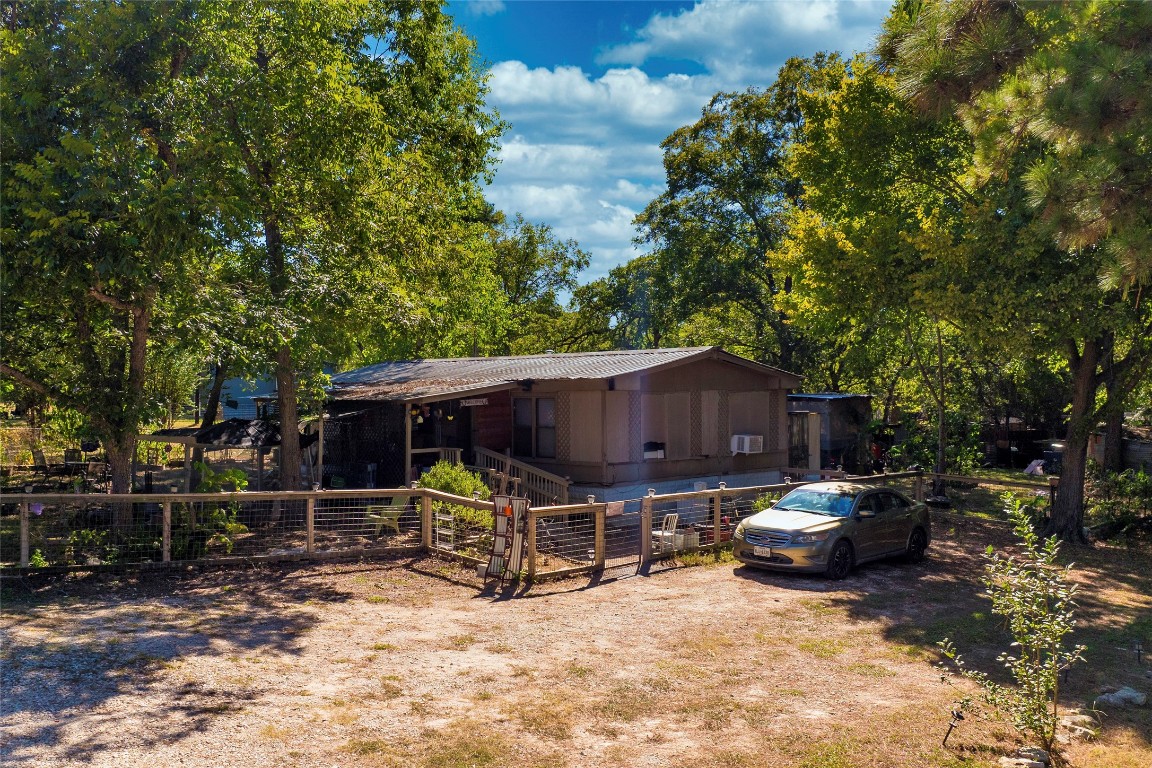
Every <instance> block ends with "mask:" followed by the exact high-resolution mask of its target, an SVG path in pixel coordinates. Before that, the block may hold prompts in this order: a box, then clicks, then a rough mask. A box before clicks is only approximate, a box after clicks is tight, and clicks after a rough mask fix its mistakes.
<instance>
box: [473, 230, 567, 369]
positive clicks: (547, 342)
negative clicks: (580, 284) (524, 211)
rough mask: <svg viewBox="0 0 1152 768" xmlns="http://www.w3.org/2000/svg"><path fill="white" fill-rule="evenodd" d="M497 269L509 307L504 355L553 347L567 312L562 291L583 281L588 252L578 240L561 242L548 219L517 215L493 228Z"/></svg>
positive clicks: (533, 352) (528, 352) (501, 289)
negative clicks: (557, 327)
mask: <svg viewBox="0 0 1152 768" xmlns="http://www.w3.org/2000/svg"><path fill="white" fill-rule="evenodd" d="M491 237H492V246H493V249H494V251H495V264H494V269H495V272H496V277H497V280H499V284H500V292H501V293H502V294H503V296H504V298H505V299H506V300H507V305H508V308H509V315H508V333H507V342H506V343H505V345H504V347H503V350H502V354H509V353H513V354H535V353H539V352H543V351H544V350H545V349H549V348H551V347H552V338H553V335H554V326H555V325H556V324H557V323H558V322H560V320H561V318H562V317H563V314H564V306H563V305H562V304H561V295H562V294H564V293H568V292H571V291H572V290H574V289H575V288H576V286H577V282H576V278H577V276H578V274H579V273H580V271H581V270H582V269H585V268H586V267H587V266H588V254H587V253H585V252H584V251H581V250H580V247H579V245H577V243H576V241H575V240H564V241H561V240H559V239H557V237H556V236H555V235H554V234H553V232H552V228H551V227H549V226H548V225H547V224H533V223H531V222H528V221H525V220H524V217H523V216H521V215H520V214H517V215H516V216H515V217H514V218H513V219H512V221H504V222H502V223H501V225H500V226H499V227H497V228H495V229H493V231H492V234H491Z"/></svg>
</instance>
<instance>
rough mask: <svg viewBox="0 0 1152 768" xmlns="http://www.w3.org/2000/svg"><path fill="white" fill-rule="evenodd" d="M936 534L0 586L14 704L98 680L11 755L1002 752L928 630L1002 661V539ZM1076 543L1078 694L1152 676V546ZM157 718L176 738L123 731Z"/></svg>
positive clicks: (723, 763)
mask: <svg viewBox="0 0 1152 768" xmlns="http://www.w3.org/2000/svg"><path fill="white" fill-rule="evenodd" d="M938 533H939V534H940V539H939V541H938V542H937V543H936V545H935V546H934V547H933V549H932V551H931V557H930V559H929V561H928V562H927V563H925V564H923V565H920V566H908V565H903V564H899V563H879V564H874V565H869V566H865V567H863V568H861V569H860V570H859V571H858V572H857V573H855V574H854V575H853V576H851V577H850V578H849V579H847V580H846V581H844V582H842V583H837V584H831V583H829V582H826V581H823V580H821V579H818V578H811V577H804V576H792V575H776V574H767V573H762V572H756V571H751V570H749V569H746V568H742V567H740V568H738V567H735V566H734V565H733V564H731V563H730V562H724V561H723V559H722V558H713V557H711V556H701V557H698V558H696V559H695V561H693V562H694V564H695V565H696V566H698V567H691V568H684V567H677V568H672V569H667V570H662V571H658V572H655V573H653V574H651V575H649V576H647V577H630V578H621V579H618V580H615V581H613V580H608V581H606V582H605V583H602V584H600V585H599V586H596V587H594V588H590V589H589V588H586V587H587V584H586V583H582V582H575V581H573V582H562V583H556V584H550V585H541V586H536V587H533V588H531V589H528V590H527V591H526V592H525V591H523V590H522V589H521V590H520V591H519V592H518V593H517V596H516V597H515V598H514V599H507V597H508V596H509V595H508V594H480V596H479V597H478V593H479V585H478V582H477V581H476V579H475V577H474V572H470V570H469V569H466V568H457V567H455V566H452V565H451V564H446V563H443V562H435V561H411V562H408V561H405V562H397V563H391V564H368V565H363V564H362V565H349V566H340V565H328V566H323V567H320V566H317V567H308V568H300V569H283V570H277V571H267V572H266V571H259V570H257V571H253V572H244V573H240V572H215V573H209V574H204V575H195V576H193V577H192V578H189V579H186V580H173V581H167V582H166V581H160V580H156V581H153V582H143V581H139V580H136V579H133V578H132V577H118V579H117V582H116V584H112V583H111V582H110V580H109V579H107V578H105V579H103V580H100V579H95V580H89V581H81V580H78V579H75V578H72V579H66V580H63V581H57V582H53V583H46V584H45V585H43V586H40V587H37V588H36V589H35V593H34V594H30V595H29V594H24V595H21V594H19V593H11V592H6V593H5V595H4V597H5V615H4V629H5V630H6V631H7V632H8V633H9V634H10V636H11V638H12V639H11V642H8V643H6V645H5V648H4V650H3V654H4V665H3V666H4V674H5V680H4V681H3V682H4V683H5V684H6V690H7V692H6V696H8V697H15V698H10V699H9V700H10V701H16V702H17V703H19V702H27V701H32V700H33V699H34V698H35V695H36V693H35V692H34V691H32V690H31V689H30V688H29V686H28V685H26V684H24V683H23V681H24V680H31V679H35V680H36V683H37V684H38V685H40V686H51V685H53V683H52V681H51V677H50V675H51V674H56V675H58V676H59V683H58V685H59V687H60V690H61V691H63V690H65V689H68V690H76V689H77V686H87V688H86V690H91V691H94V692H100V693H99V695H93V697H92V700H91V701H89V702H87V703H85V704H84V705H83V706H80V707H75V706H73V705H72V704H70V703H67V700H65V699H63V698H62V699H61V701H62V702H65V703H63V704H61V705H60V706H57V707H56V708H54V709H53V712H54V717H55V718H56V719H57V720H58V721H62V722H64V723H65V724H66V726H65V727H64V728H59V727H57V729H56V730H55V731H53V732H52V735H53V736H54V738H55V741H54V742H51V743H50V744H49V745H48V746H46V747H45V748H44V749H42V750H41V751H39V752H35V751H33V750H32V749H31V747H30V746H29V744H31V743H32V740H33V739H34V737H35V735H36V733H37V729H38V728H46V726H45V725H44V723H45V718H43V717H40V710H38V709H36V708H35V707H33V706H26V707H25V708H24V709H20V708H19V707H16V708H12V709H6V710H5V711H4V713H3V721H4V722H3V723H0V724H2V725H4V726H6V727H8V732H9V734H10V737H9V744H10V745H11V746H10V750H9V755H8V761H9V763H10V764H11V765H14V766H31V765H41V764H43V765H53V766H57V765H58V766H64V767H70V766H73V765H75V766H80V765H86V766H87V765H100V766H103V765H113V764H123V765H127V764H143V763H146V762H154V763H156V764H179V762H180V761H181V760H183V763H184V765H186V766H189V767H190V768H192V767H193V766H208V765H212V764H213V763H212V758H211V757H210V755H213V754H217V753H218V750H215V749H214V748H213V747H214V745H216V744H218V743H224V744H226V745H227V749H228V750H232V751H237V750H240V751H243V750H251V753H252V755H253V761H248V760H246V759H237V760H236V764H245V763H247V762H252V764H257V762H258V761H256V760H255V757H254V756H255V755H257V754H259V753H260V750H261V749H270V748H271V749H279V750H282V751H280V752H277V753H276V758H275V759H276V762H277V764H278V765H284V766H286V768H293V767H298V768H306V767H307V768H312V766H316V765H349V764H354V765H357V766H361V765H362V766H381V767H383V768H400V767H403V768H409V767H412V768H432V767H433V766H435V768H464V766H475V767H476V768H483V767H487V766H492V767H493V768H496V767H500V766H509V767H514V768H584V766H596V767H597V768H632V767H633V766H640V765H645V766H653V768H751V767H752V766H763V765H772V766H780V768H992V767H993V766H995V765H996V760H997V758H998V757H999V756H1000V755H1003V754H1007V753H1008V752H1010V751H1011V750H1012V749H1013V748H1014V746H1016V745H1017V744H1018V741H1017V737H1016V735H1015V733H1014V732H1013V731H1012V730H1011V729H1010V728H1008V727H1007V726H1005V725H1004V724H1002V723H1000V722H998V721H996V720H994V719H992V718H988V717H973V718H969V719H968V720H966V721H965V722H964V723H963V724H961V726H960V728H959V729H958V730H957V731H956V732H954V733H953V735H952V736H951V738H950V739H949V746H948V748H947V749H945V748H942V747H941V746H940V740H941V739H942V738H943V734H944V731H945V730H946V728H947V723H948V714H947V713H948V711H949V709H950V708H951V706H952V704H953V701H954V699H955V697H956V696H957V695H958V694H959V693H960V692H958V691H955V690H952V689H949V688H948V687H946V686H943V685H941V684H940V682H939V676H938V673H937V671H936V669H935V666H934V665H935V663H936V662H937V661H938V660H939V659H938V656H937V654H936V652H935V643H936V642H937V641H938V640H940V639H942V638H943V637H946V636H947V637H950V638H952V639H953V641H954V642H955V643H956V644H957V646H958V647H960V649H961V650H962V651H963V652H964V653H965V655H966V656H967V657H968V658H969V659H970V660H971V661H972V663H974V664H979V665H981V666H982V667H983V668H985V669H987V670H988V671H990V672H994V673H995V672H996V670H997V665H996V662H995V656H996V654H997V653H999V652H1000V651H1002V650H1005V649H1006V645H1005V640H1006V637H1005V634H1004V631H1003V627H1002V626H1001V624H1000V622H999V620H998V618H997V617H995V616H993V615H991V614H990V612H989V610H988V604H987V601H986V599H985V598H983V597H981V596H980V592H981V588H980V586H979V577H980V565H981V561H980V558H979V556H978V553H979V552H980V551H982V550H983V548H984V546H985V545H986V544H988V543H998V544H999V543H1003V542H1004V541H1005V535H1006V530H1005V528H1004V526H1002V525H999V524H996V523H993V522H987V521H982V520H974V519H969V518H955V517H954V518H953V519H950V520H948V521H947V522H943V523H942V524H941V525H939V526H938ZM1070 557H1071V554H1070ZM1075 559H1076V560H1077V561H1079V562H1078V567H1077V570H1076V571H1075V573H1076V575H1077V578H1078V579H1079V580H1080V581H1081V582H1082V592H1081V596H1080V618H1081V622H1080V627H1079V629H1078V632H1077V641H1078V642H1083V643H1085V644H1086V645H1088V648H1089V650H1088V663H1087V664H1086V665H1084V666H1083V667H1080V668H1077V669H1075V670H1073V672H1072V674H1071V676H1070V679H1069V681H1068V683H1067V685H1066V686H1065V690H1064V704H1065V705H1066V706H1083V705H1085V704H1086V703H1087V702H1089V701H1091V700H1092V699H1093V698H1094V697H1095V696H1096V695H1098V694H1099V693H1100V691H1101V690H1102V689H1103V688H1105V687H1119V686H1121V685H1132V686H1133V687H1136V688H1139V689H1142V690H1146V691H1147V690H1150V689H1152V678H1148V677H1145V670H1146V669H1148V668H1149V666H1148V664H1147V662H1146V663H1145V665H1144V666H1138V665H1137V664H1136V662H1135V658H1134V655H1133V653H1132V652H1131V650H1130V649H1131V647H1132V644H1133V642H1134V640H1135V639H1139V638H1142V639H1143V642H1144V645H1145V647H1149V648H1152V597H1150V595H1152V569H1149V568H1148V564H1149V562H1150V560H1149V557H1148V554H1147V553H1140V552H1129V551H1125V550H1118V549H1111V548H1103V547H1101V548H1097V549H1095V550H1086V551H1082V552H1078V553H1075ZM373 596H379V597H384V598H386V600H380V601H374V600H370V599H369V598H370V597H373ZM78 675H79V676H80V677H77V676H78ZM84 675H87V676H88V677H83V676H84ZM141 702H144V703H143V704H142V703H141ZM49 703H50V702H49ZM45 706H47V705H45ZM121 710H122V711H125V712H127V711H131V712H132V714H133V716H134V717H136V718H138V719H140V720H141V722H140V723H139V724H138V725H136V726H134V727H133V729H132V730H131V732H129V731H128V730H125V731H123V732H122V733H118V734H116V735H115V736H116V738H114V739H109V740H108V741H107V742H98V743H97V744H96V745H94V746H92V747H91V748H89V747H88V746H87V742H86V741H85V738H86V737H87V736H88V735H89V734H88V733H86V732H85V731H84V729H83V722H84V718H85V717H89V716H91V715H92V714H93V713H99V714H100V716H107V715H110V714H115V713H116V712H119V711H121ZM187 712H193V713H197V716H198V717H199V719H198V720H196V721H195V722H184V721H185V720H188V716H187V714H181V713H187ZM70 718H76V723H77V725H76V726H75V728H74V729H71V730H70V729H69V728H68V727H67V723H68V721H69V719H70ZM110 722H113V721H110ZM301 723H303V724H306V726H305V727H300V724H301ZM113 727H114V726H113ZM153 732H155V733H158V734H159V735H160V736H162V737H163V740H162V741H160V740H157V741H154V742H141V743H140V744H139V746H137V747H134V748H125V747H124V746H123V744H124V743H125V742H127V743H129V744H131V743H133V739H137V738H139V737H138V736H137V735H136V734H140V733H153ZM1150 732H1152V708H1144V709H1138V710H1129V711H1126V712H1122V713H1110V714H1109V717H1108V718H1106V719H1105V721H1104V725H1103V729H1102V731H1101V733H1100V736H1099V738H1098V739H1097V740H1096V741H1095V742H1075V743H1072V744H1070V745H1068V746H1067V747H1066V748H1065V750H1064V757H1065V759H1066V761H1067V764H1068V765H1070V766H1073V768H1137V767H1139V768H1145V766H1147V765H1150V764H1152V744H1150V742H1152V735H1150ZM98 747H99V749H100V751H99V752H97V751H96V750H97V748H98ZM88 749H90V751H88V752H86V751H85V750H88ZM289 750H290V751H289ZM104 755H107V758H106V761H105V762H103V763H101V762H99V761H98V756H99V759H104V758H103V756H104ZM241 757H243V756H242V755H241Z"/></svg>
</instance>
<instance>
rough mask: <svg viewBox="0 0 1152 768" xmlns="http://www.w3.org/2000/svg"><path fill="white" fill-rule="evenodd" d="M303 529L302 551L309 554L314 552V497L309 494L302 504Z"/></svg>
mask: <svg viewBox="0 0 1152 768" xmlns="http://www.w3.org/2000/svg"><path fill="white" fill-rule="evenodd" d="M304 530H305V532H306V533H307V538H306V539H305V542H304V551H305V552H307V553H308V554H309V555H311V554H314V553H315V552H316V497H315V496H309V497H308V501H307V502H306V503H305V505H304Z"/></svg>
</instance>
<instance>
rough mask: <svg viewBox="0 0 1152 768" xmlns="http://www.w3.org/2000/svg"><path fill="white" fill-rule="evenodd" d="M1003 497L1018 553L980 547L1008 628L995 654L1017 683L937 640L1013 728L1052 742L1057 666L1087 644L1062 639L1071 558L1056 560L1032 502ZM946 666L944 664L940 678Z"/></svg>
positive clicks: (1068, 618) (1071, 589) (1069, 623)
mask: <svg viewBox="0 0 1152 768" xmlns="http://www.w3.org/2000/svg"><path fill="white" fill-rule="evenodd" d="M1003 502H1004V509H1005V511H1006V512H1007V513H1008V517H1009V519H1010V520H1011V521H1012V523H1013V530H1014V531H1015V533H1016V535H1017V536H1018V537H1019V538H1020V540H1021V542H1022V545H1023V547H1022V551H1021V553H1020V555H1019V556H1016V557H1012V556H1008V555H1004V554H1002V553H1000V552H996V551H995V550H994V549H993V548H992V547H991V546H990V547H989V548H988V551H987V552H986V553H985V554H984V558H985V561H986V562H985V565H984V571H985V575H984V578H983V583H984V585H985V586H986V587H987V588H988V592H987V596H988V597H989V598H991V600H992V611H993V612H994V613H996V614H999V615H1000V616H1004V617H1005V618H1006V619H1007V623H1008V629H1009V631H1010V632H1011V634H1012V639H1013V643H1012V646H1011V648H1012V651H1011V652H1010V653H1002V654H1001V655H1000V656H998V657H997V660H998V661H1000V662H1002V663H1003V664H1004V666H1005V667H1007V669H1008V671H1009V672H1010V673H1011V675H1012V678H1013V680H1014V681H1015V685H1012V686H1009V685H1001V684H1000V683H997V682H994V681H993V680H992V679H991V678H990V677H989V676H988V675H987V674H986V673H984V672H980V671H977V670H974V669H971V668H969V667H967V666H966V665H965V663H964V660H963V659H962V658H961V656H960V654H959V653H958V652H957V651H956V649H955V647H954V646H953V645H952V641H951V640H949V639H947V638H946V639H944V640H942V641H941V642H940V650H941V652H942V653H943V654H944V656H945V657H946V658H947V659H949V660H951V661H952V662H953V664H954V665H955V667H956V669H957V671H958V672H959V674H961V675H962V676H964V677H966V678H968V679H969V680H972V681H973V682H975V683H977V684H978V685H979V686H980V688H981V699H982V700H983V701H984V702H985V703H986V704H988V705H990V706H992V707H993V708H995V709H996V710H997V711H998V712H999V713H1001V714H1002V715H1004V716H1006V717H1007V718H1008V719H1009V720H1010V721H1011V722H1012V725H1013V726H1014V727H1015V728H1016V729H1017V730H1018V731H1020V732H1021V733H1023V734H1027V735H1030V736H1032V737H1034V738H1036V739H1037V740H1039V741H1040V743H1041V745H1042V746H1043V747H1044V748H1045V749H1047V750H1051V749H1052V744H1053V741H1054V740H1055V738H1056V726H1057V724H1058V723H1059V712H1058V700H1059V693H1060V673H1061V672H1062V671H1063V670H1064V669H1065V668H1067V667H1068V666H1070V665H1071V664H1074V663H1075V662H1077V661H1079V660H1081V659H1082V654H1083V651H1084V647H1083V646H1080V645H1077V646H1073V647H1072V648H1066V647H1065V646H1064V639H1065V638H1066V637H1067V635H1068V634H1069V633H1070V632H1071V631H1072V629H1073V628H1074V627H1075V625H1076V622H1075V619H1074V618H1073V609H1074V607H1075V603H1074V598H1075V595H1076V585H1075V584H1072V583H1070V582H1069V580H1068V571H1069V570H1070V569H1071V567H1072V566H1071V565H1069V566H1066V567H1059V566H1058V565H1057V564H1056V555H1057V553H1058V552H1059V543H1058V542H1057V540H1056V537H1054V536H1053V537H1051V538H1048V539H1041V537H1040V535H1039V534H1037V533H1036V528H1035V526H1034V524H1033V516H1032V513H1031V510H1030V509H1029V508H1028V506H1027V505H1026V504H1025V503H1024V502H1023V501H1022V500H1021V499H1020V498H1019V497H1017V496H1015V495H1013V494H1005V495H1004V496H1003ZM949 674H950V672H949V671H948V670H945V672H944V676H943V679H944V680H945V681H948V679H949ZM967 703H968V702H967V701H965V702H962V704H963V705H967Z"/></svg>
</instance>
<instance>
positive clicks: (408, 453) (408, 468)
mask: <svg viewBox="0 0 1152 768" xmlns="http://www.w3.org/2000/svg"><path fill="white" fill-rule="evenodd" d="M400 405H401V406H402V407H403V408H404V485H407V484H408V483H410V482H412V417H411V416H409V415H408V403H406V402H402V403H400Z"/></svg>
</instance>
